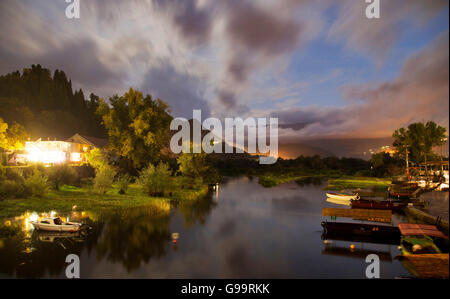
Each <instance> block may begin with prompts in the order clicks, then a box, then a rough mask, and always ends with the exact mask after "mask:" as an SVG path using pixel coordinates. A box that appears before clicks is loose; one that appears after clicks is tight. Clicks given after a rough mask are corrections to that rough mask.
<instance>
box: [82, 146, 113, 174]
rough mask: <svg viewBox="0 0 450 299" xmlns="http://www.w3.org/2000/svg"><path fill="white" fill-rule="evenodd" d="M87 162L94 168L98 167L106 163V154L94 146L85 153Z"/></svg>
mask: <svg viewBox="0 0 450 299" xmlns="http://www.w3.org/2000/svg"><path fill="white" fill-rule="evenodd" d="M86 158H87V161H88V163H89V164H90V165H91V166H92V167H94V168H95V169H99V168H101V167H103V166H105V165H108V159H107V157H106V154H105V153H104V152H103V151H102V150H101V149H99V148H94V149H93V150H91V151H90V152H88V153H87V154H86Z"/></svg>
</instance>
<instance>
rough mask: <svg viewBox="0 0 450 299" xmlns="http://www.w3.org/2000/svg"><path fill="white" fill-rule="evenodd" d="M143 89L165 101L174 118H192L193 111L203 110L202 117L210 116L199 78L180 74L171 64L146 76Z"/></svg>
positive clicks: (153, 70)
mask: <svg viewBox="0 0 450 299" xmlns="http://www.w3.org/2000/svg"><path fill="white" fill-rule="evenodd" d="M142 89H143V90H144V91H146V92H147V93H149V94H151V95H152V96H153V97H155V98H161V99H164V100H165V101H166V102H167V103H168V104H169V106H170V109H171V111H172V115H173V116H174V117H185V118H188V119H189V118H192V110H193V109H200V110H202V117H203V118H206V117H209V116H210V109H209V105H208V102H207V101H206V100H205V99H204V91H203V90H202V86H201V82H200V80H199V79H198V78H196V77H194V76H191V75H189V74H187V73H184V74H183V73H178V72H177V71H176V70H175V69H174V68H173V67H172V66H171V65H170V64H162V65H161V66H160V67H155V68H152V69H151V70H150V71H149V72H148V73H147V74H146V76H145V79H144V83H143V85H142Z"/></svg>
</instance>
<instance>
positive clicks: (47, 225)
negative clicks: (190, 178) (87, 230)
mask: <svg viewBox="0 0 450 299" xmlns="http://www.w3.org/2000/svg"><path fill="white" fill-rule="evenodd" d="M31 224H32V225H33V226H34V228H35V229H36V230H43V231H53V232H76V231H79V230H80V229H81V224H80V223H76V222H63V221H62V220H61V218H59V217H52V218H43V219H41V220H39V221H31Z"/></svg>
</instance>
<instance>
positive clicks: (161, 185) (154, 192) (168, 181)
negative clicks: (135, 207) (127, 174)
mask: <svg viewBox="0 0 450 299" xmlns="http://www.w3.org/2000/svg"><path fill="white" fill-rule="evenodd" d="M137 183H138V184H139V185H141V186H142V188H143V189H144V192H145V193H147V194H148V195H150V196H159V197H162V196H164V194H165V192H166V191H169V190H171V189H172V186H173V178H172V177H171V171H170V170H169V166H168V165H167V164H166V163H160V164H159V165H158V166H157V167H155V166H154V165H151V164H150V165H149V166H148V167H146V168H144V170H142V171H141V173H140V175H139V178H138V180H137Z"/></svg>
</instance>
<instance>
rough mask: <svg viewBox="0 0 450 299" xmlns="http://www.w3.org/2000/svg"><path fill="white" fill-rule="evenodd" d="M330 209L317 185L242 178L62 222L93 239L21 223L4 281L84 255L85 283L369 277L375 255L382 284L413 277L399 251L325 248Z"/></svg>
mask: <svg viewBox="0 0 450 299" xmlns="http://www.w3.org/2000/svg"><path fill="white" fill-rule="evenodd" d="M333 206H334V207H337V206H335V205H333V204H331V203H328V202H326V201H325V192H324V191H323V184H322V183H321V182H320V181H319V182H316V181H313V182H297V183H296V182H291V183H287V184H283V185H280V186H277V187H273V188H263V187H262V186H261V185H259V184H258V180H257V179H256V178H255V179H251V178H247V177H241V178H231V179H227V180H226V181H225V182H224V183H223V184H221V185H220V187H219V189H218V191H217V192H212V193H211V194H210V195H209V196H208V197H207V198H205V199H203V200H199V201H197V202H191V203H181V204H178V205H175V204H174V206H173V208H172V209H171V211H170V212H169V213H167V214H163V215H158V216H155V215H153V214H151V213H150V212H149V211H147V210H146V209H132V210H128V211H125V212H120V213H119V212H116V213H109V214H108V215H96V214H95V213H90V212H89V211H84V212H74V213H71V214H70V215H64V216H66V217H70V220H77V219H81V220H83V221H85V222H88V223H89V225H91V226H92V230H91V231H90V232H89V233H87V234H86V235H76V236H71V237H66V236H65V235H58V234H48V233H47V234H43V233H39V232H36V231H33V230H32V226H31V225H29V223H28V222H27V221H26V216H24V217H17V219H18V220H17V221H23V222H24V229H23V232H22V233H20V234H18V235H17V236H15V237H12V238H8V239H3V240H1V243H0V278H14V277H35V278H38V277H39V278H50V277H57V278H64V277H65V267H66V266H67V264H66V263H65V258H66V256H67V255H68V254H72V253H73V254H77V255H78V256H79V257H80V272H81V278H366V275H365V272H366V267H367V266H368V263H366V261H365V258H366V256H367V255H368V254H372V253H375V254H377V255H378V256H379V257H380V260H381V267H380V275H381V278H396V277H406V276H407V277H410V276H411V275H410V274H409V273H408V272H407V271H406V270H405V268H403V266H402V264H401V263H400V262H398V261H397V260H395V259H394V257H395V256H396V255H398V254H399V253H400V252H399V250H398V248H397V246H396V245H383V244H369V243H358V242H347V241H335V240H332V241H329V242H324V240H322V237H321V236H322V227H321V225H320V223H321V221H322V220H324V219H323V217H322V216H321V211H322V208H324V207H333ZM61 216H63V215H61ZM24 219H25V220H24ZM338 220H341V219H338ZM400 220H402V218H401V217H400V218H399V217H398V216H396V217H394V222H398V221H400ZM174 233H176V234H177V235H178V236H175V235H174ZM173 238H176V239H177V240H176V243H175V242H174V241H173ZM352 244H353V245H354V248H353V249H351V247H350V246H351V245H352Z"/></svg>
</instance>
